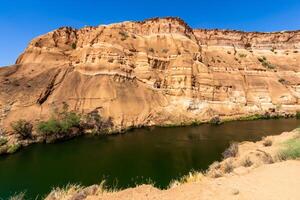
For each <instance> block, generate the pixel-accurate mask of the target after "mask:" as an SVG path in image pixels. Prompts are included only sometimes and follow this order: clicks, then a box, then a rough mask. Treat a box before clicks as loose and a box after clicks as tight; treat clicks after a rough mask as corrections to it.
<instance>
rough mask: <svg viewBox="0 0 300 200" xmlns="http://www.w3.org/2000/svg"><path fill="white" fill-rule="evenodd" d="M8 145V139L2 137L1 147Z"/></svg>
mask: <svg viewBox="0 0 300 200" xmlns="http://www.w3.org/2000/svg"><path fill="white" fill-rule="evenodd" d="M6 143H7V139H6V138H4V137H0V146H2V145H5V144H6Z"/></svg>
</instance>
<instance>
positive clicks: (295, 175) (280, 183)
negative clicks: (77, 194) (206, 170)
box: [87, 161, 300, 200]
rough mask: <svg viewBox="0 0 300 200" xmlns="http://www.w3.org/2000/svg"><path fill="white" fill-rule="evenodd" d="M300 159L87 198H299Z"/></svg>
mask: <svg viewBox="0 0 300 200" xmlns="http://www.w3.org/2000/svg"><path fill="white" fill-rule="evenodd" d="M299 186H300V161H285V162H279V163H275V164H271V165H264V166H261V167H259V168H256V169H253V170H251V172H249V173H246V174H244V175H238V174H235V175H231V176H228V177H222V178H217V179H210V178H208V179H205V180H203V181H201V182H200V183H187V184H184V185H182V186H179V187H176V188H172V189H169V190H163V191H161V190H158V189H156V188H153V187H152V186H149V185H142V186H139V187H137V188H134V189H127V190H123V191H121V192H117V193H104V194H103V195H101V196H98V197H95V196H90V197H88V198H87V199H89V200H94V199H101V200H121V199H122V200H174V199H178V200H188V199H191V200H198V199H199V200H206V199H207V200H208V199H213V200H218V199H220V200H227V199H228V200H229V199H230V200H232V199H240V200H244V199H245V200H250V199H253V200H260V199H261V200H277V199H278V200H288V199H290V200H299V199H300V190H299Z"/></svg>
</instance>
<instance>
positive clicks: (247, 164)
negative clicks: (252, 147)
mask: <svg viewBox="0 0 300 200" xmlns="http://www.w3.org/2000/svg"><path fill="white" fill-rule="evenodd" d="M252 165H253V162H252V161H251V159H250V157H249V156H247V157H245V158H244V159H243V160H242V166H244V167H250V166H252Z"/></svg>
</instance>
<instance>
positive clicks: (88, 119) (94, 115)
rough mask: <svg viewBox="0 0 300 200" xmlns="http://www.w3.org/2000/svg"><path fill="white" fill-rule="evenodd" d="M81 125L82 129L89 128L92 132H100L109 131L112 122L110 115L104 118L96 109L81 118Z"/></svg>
mask: <svg viewBox="0 0 300 200" xmlns="http://www.w3.org/2000/svg"><path fill="white" fill-rule="evenodd" d="M81 126H82V128H83V129H88V130H91V131H92V133H93V134H100V133H106V132H109V129H110V128H111V127H112V126H113V122H112V118H111V117H109V118H108V119H106V120H105V119H104V118H102V117H101V115H100V114H99V112H98V110H94V111H92V112H90V113H88V114H87V115H86V116H84V117H83V118H82V122H81Z"/></svg>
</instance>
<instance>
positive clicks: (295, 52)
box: [0, 18, 300, 129]
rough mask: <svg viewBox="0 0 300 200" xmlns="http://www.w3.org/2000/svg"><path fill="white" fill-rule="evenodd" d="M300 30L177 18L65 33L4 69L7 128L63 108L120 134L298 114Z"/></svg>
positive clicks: (0, 104)
mask: <svg viewBox="0 0 300 200" xmlns="http://www.w3.org/2000/svg"><path fill="white" fill-rule="evenodd" d="M299 71H300V31H284V32H276V33H246V32H241V31H228V30H198V29H192V28H191V27H189V26H188V25H187V24H186V23H185V22H184V21H182V20H181V19H178V18H155V19H149V20H145V21H142V22H123V23H118V24H111V25H107V26H104V25H102V26H98V27H84V28H82V29H79V30H77V29H73V28H70V27H64V28H59V29H57V30H55V31H52V32H49V33H47V34H45V35H42V36H39V37H37V38H35V39H33V40H32V41H31V42H30V44H29V45H28V47H27V48H26V49H25V51H24V53H22V55H20V56H19V58H18V59H17V61H16V64H15V65H13V66H8V67H2V68H0V83H1V84H0V120H1V126H2V127H3V128H8V127H9V123H10V122H12V121H15V120H17V119H20V118H23V119H24V118H26V119H29V120H31V121H33V122H35V121H37V120H39V119H46V118H48V117H49V116H50V115H51V113H52V111H53V110H54V109H55V108H57V107H60V106H61V105H62V104H63V102H66V103H67V104H68V105H69V107H70V109H72V110H75V111H77V112H80V113H88V112H91V111H93V110H98V111H99V112H100V113H101V115H102V116H104V117H112V119H113V122H114V126H115V128H116V129H123V128H126V127H129V126H141V125H164V124H179V123H188V122H192V121H207V120H210V119H211V118H212V117H215V116H220V117H231V118H235V117H239V116H244V115H251V114H261V113H265V112H275V113H281V114H283V113H293V112H295V111H296V110H297V109H300V105H299V97H300V74H299Z"/></svg>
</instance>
